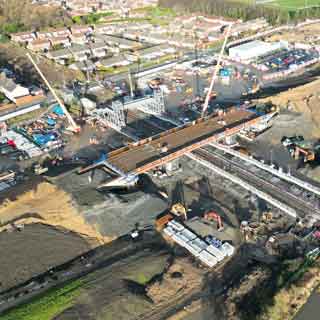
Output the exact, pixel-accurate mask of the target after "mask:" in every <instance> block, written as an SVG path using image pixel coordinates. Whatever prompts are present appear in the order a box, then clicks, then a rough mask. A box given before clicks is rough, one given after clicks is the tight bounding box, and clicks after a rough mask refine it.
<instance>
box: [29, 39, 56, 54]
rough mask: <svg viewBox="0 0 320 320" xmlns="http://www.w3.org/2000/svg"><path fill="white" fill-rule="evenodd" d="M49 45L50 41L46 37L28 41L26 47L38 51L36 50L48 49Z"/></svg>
mask: <svg viewBox="0 0 320 320" xmlns="http://www.w3.org/2000/svg"><path fill="white" fill-rule="evenodd" d="M50 47H51V42H50V41H49V40H47V39H35V40H33V41H30V42H29V43H28V46H27V48H28V49H30V50H32V51H35V52H38V51H46V50H49V49H50Z"/></svg>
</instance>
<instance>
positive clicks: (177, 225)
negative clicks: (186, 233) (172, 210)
mask: <svg viewBox="0 0 320 320" xmlns="http://www.w3.org/2000/svg"><path fill="white" fill-rule="evenodd" d="M168 225H169V226H170V227H171V228H173V229H174V230H176V231H182V230H183V229H184V226H183V225H182V224H181V223H179V222H177V221H175V220H171V221H169V222H168Z"/></svg>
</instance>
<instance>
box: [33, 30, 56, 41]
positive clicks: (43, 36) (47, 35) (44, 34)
mask: <svg viewBox="0 0 320 320" xmlns="http://www.w3.org/2000/svg"><path fill="white" fill-rule="evenodd" d="M36 35H37V38H38V39H49V38H52V37H53V34H52V33H51V32H50V31H37V32H36Z"/></svg>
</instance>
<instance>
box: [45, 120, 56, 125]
mask: <svg viewBox="0 0 320 320" xmlns="http://www.w3.org/2000/svg"><path fill="white" fill-rule="evenodd" d="M47 124H48V125H49V126H55V125H56V122H55V121H54V120H53V119H52V118H48V119H47Z"/></svg>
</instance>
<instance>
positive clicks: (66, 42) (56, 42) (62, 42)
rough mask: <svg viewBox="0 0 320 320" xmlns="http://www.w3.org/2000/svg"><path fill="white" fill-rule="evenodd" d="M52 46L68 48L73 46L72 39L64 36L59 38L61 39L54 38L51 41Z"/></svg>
mask: <svg viewBox="0 0 320 320" xmlns="http://www.w3.org/2000/svg"><path fill="white" fill-rule="evenodd" d="M49 41H50V43H51V46H52V47H55V46H63V47H68V46H70V45H71V43H70V39H69V38H68V37H64V36H59V37H52V38H50V39H49Z"/></svg>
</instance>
